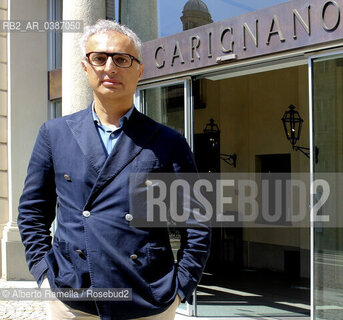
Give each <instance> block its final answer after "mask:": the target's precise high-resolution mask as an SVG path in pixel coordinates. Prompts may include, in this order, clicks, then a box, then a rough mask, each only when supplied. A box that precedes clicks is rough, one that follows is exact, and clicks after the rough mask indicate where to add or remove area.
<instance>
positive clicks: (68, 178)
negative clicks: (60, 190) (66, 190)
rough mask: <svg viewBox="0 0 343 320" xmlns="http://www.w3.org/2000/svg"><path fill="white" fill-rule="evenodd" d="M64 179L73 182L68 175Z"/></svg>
mask: <svg viewBox="0 0 343 320" xmlns="http://www.w3.org/2000/svg"><path fill="white" fill-rule="evenodd" d="M63 177H64V179H66V180H67V181H71V179H70V177H69V176H68V175H67V174H65V175H64V176H63Z"/></svg>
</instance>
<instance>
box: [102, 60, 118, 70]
mask: <svg viewBox="0 0 343 320" xmlns="http://www.w3.org/2000/svg"><path fill="white" fill-rule="evenodd" d="M104 68H105V71H106V72H117V68H118V66H116V65H115V63H114V62H113V59H112V57H108V58H107V61H106V64H105V67H104Z"/></svg>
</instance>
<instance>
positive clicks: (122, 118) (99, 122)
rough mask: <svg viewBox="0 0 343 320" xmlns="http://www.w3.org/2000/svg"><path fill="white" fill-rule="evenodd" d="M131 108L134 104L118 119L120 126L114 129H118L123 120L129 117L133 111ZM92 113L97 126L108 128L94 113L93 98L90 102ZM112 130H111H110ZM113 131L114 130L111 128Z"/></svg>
mask: <svg viewBox="0 0 343 320" xmlns="http://www.w3.org/2000/svg"><path fill="white" fill-rule="evenodd" d="M133 108H134V105H132V107H131V108H130V109H129V110H128V112H126V113H125V114H124V115H123V116H122V117H121V118H120V119H119V123H120V126H119V127H118V128H116V130H118V129H120V128H121V127H122V126H123V124H124V122H125V121H127V120H129V119H130V116H131V114H132V111H133ZM92 115H93V120H94V122H95V123H96V124H97V125H98V126H99V127H102V128H104V129H107V130H109V128H108V127H107V126H105V125H103V124H102V123H101V121H100V119H99V117H98V115H97V114H96V112H95V109H94V100H93V102H92ZM111 131H112V130H111ZM113 131H114V130H113Z"/></svg>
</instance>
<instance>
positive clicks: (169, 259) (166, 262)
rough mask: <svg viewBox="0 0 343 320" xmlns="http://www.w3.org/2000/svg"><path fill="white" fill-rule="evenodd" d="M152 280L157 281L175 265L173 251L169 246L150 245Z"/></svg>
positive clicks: (149, 257) (149, 256)
mask: <svg viewBox="0 0 343 320" xmlns="http://www.w3.org/2000/svg"><path fill="white" fill-rule="evenodd" d="M148 261H149V269H150V272H149V273H150V277H151V278H150V279H149V280H150V282H154V281H157V280H159V279H161V278H162V277H163V276H165V275H166V274H167V273H169V272H170V271H171V270H172V269H173V267H174V258H173V253H172V251H171V250H170V249H169V248H168V247H149V249H148Z"/></svg>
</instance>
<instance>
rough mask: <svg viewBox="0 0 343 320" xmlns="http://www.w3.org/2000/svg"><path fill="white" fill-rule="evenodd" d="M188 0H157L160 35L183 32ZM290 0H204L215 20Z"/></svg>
mask: <svg viewBox="0 0 343 320" xmlns="http://www.w3.org/2000/svg"><path fill="white" fill-rule="evenodd" d="M187 1H188V0H157V10H158V13H159V17H158V24H159V37H164V36H167V35H170V34H173V33H177V32H182V23H181V20H180V17H181V16H182V10H183V7H184V5H185V4H186V2H187ZM288 1H289V0H203V2H205V3H206V5H207V7H208V9H209V12H210V14H211V16H212V20H213V21H214V22H216V21H220V20H224V19H227V18H230V17H234V16H238V15H241V14H244V13H247V12H251V11H255V10H258V9H262V8H266V7H270V6H272V5H276V4H280V3H283V2H288Z"/></svg>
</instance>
